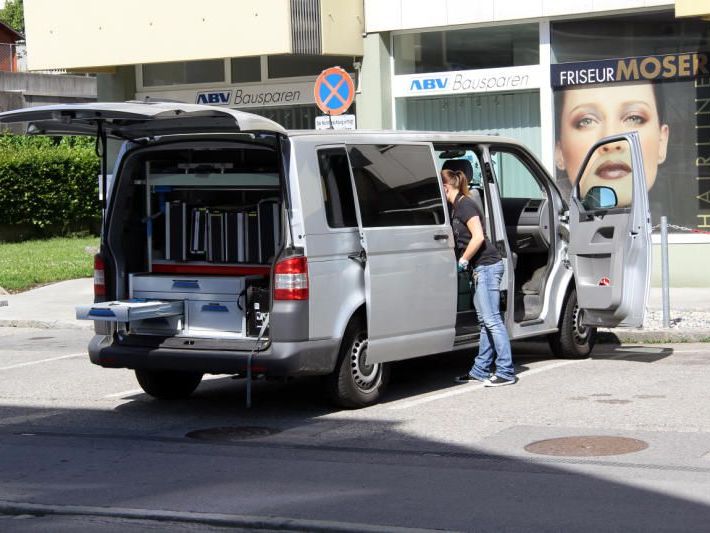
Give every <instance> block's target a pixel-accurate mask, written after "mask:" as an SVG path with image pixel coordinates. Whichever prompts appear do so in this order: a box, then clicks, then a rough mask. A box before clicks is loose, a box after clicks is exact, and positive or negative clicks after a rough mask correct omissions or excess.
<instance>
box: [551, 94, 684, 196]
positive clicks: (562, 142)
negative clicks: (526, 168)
mask: <svg viewBox="0 0 710 533" xmlns="http://www.w3.org/2000/svg"><path fill="white" fill-rule="evenodd" d="M559 95H560V96H559V97H558V102H559V104H560V109H558V111H557V113H558V117H559V120H558V128H559V129H558V132H557V141H556V143H555V166H556V167H557V170H558V171H559V172H560V173H562V172H563V173H565V175H566V176H567V179H568V180H569V181H570V184H571V185H574V181H575V180H576V179H577V175H578V174H579V171H580V167H581V165H582V164H583V162H584V158H585V156H586V154H587V151H588V150H589V149H590V148H591V147H592V145H593V144H594V143H595V142H597V141H598V140H599V139H602V138H603V137H608V136H610V135H615V134H619V133H626V132H629V131H637V132H638V133H639V138H640V141H641V148H642V152H643V159H644V171H645V175H646V186H647V188H648V189H651V188H652V187H653V185H654V183H655V181H656V176H657V173H658V166H659V165H660V164H662V163H663V162H664V161H665V160H666V155H667V151H668V136H669V131H670V129H669V127H668V124H666V123H665V122H664V120H663V117H662V115H661V112H660V109H661V107H659V103H658V101H657V97H656V93H655V91H654V87H653V85H652V84H651V83H632V84H617V85H610V86H602V87H599V86H597V87H583V88H574V89H566V90H563V91H561V92H560V93H559ZM607 150H609V147H607ZM627 150H628V146H627V144H626V143H617V144H615V145H614V146H613V147H612V149H611V150H609V155H608V157H606V158H605V159H604V161H605V162H604V164H600V165H599V166H598V168H596V169H595V171H594V172H592V173H586V174H585V177H584V179H583V180H582V183H580V187H581V188H582V190H583V191H584V190H588V189H589V188H591V187H592V186H595V185H598V186H607V187H611V188H613V189H614V190H615V191H616V195H617V199H618V205H619V206H620V207H625V206H628V205H630V204H631V194H632V183H633V181H632V180H633V177H632V173H631V168H630V164H629V161H630V158H629V154H628V153H626V152H627ZM621 152H623V153H621Z"/></svg>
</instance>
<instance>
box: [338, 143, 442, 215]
mask: <svg viewBox="0 0 710 533" xmlns="http://www.w3.org/2000/svg"><path fill="white" fill-rule="evenodd" d="M348 154H349V156H350V164H351V166H352V171H353V177H354V181H355V187H356V189H357V197H358V204H359V206H360V215H361V218H362V225H363V226H364V227H386V226H430V225H440V224H443V223H444V222H445V219H444V205H443V200H442V196H441V186H440V184H439V178H438V176H437V172H436V167H435V166H434V160H433V158H432V154H431V148H430V147H429V146H412V145H353V146H350V147H349V148H348Z"/></svg>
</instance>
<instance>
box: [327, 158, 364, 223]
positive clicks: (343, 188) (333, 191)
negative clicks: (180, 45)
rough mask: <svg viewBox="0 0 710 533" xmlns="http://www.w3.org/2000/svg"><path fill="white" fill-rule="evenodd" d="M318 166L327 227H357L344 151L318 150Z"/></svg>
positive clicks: (351, 187) (348, 169)
mask: <svg viewBox="0 0 710 533" xmlns="http://www.w3.org/2000/svg"><path fill="white" fill-rule="evenodd" d="M318 166H319V168H320V177H321V184H322V185H323V199H324V201H325V214H326V218H327V220H328V226H330V227H331V228H352V227H357V219H356V217H355V200H354V197H353V186H352V181H351V180H350V166H349V165H348V156H347V154H346V153H345V149H344V148H330V149H327V150H320V151H319V152H318Z"/></svg>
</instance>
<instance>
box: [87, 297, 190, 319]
mask: <svg viewBox="0 0 710 533" xmlns="http://www.w3.org/2000/svg"><path fill="white" fill-rule="evenodd" d="M184 308H185V306H184V304H183V302H182V301H175V302H165V301H160V300H144V299H132V300H120V301H114V302H101V303H95V304H89V305H80V306H77V308H76V318H77V320H99V321H103V322H132V321H135V320H146V319H150V318H161V317H173V316H182V315H183V314H184Z"/></svg>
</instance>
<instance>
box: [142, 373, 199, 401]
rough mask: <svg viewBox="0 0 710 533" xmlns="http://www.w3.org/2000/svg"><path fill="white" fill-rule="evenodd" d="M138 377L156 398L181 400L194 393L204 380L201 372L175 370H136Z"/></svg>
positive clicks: (146, 390)
mask: <svg viewBox="0 0 710 533" xmlns="http://www.w3.org/2000/svg"><path fill="white" fill-rule="evenodd" d="M136 378H137V379H138V384H139V385H140V386H141V388H142V389H143V390H144V391H145V392H146V393H148V394H150V395H151V396H153V397H154V398H159V399H161V400H179V399H182V398H187V397H188V396H190V394H192V393H193V392H194V391H195V389H196V388H197V386H198V385H199V384H200V381H202V374H200V373H199V372H179V371H175V370H146V369H140V370H136Z"/></svg>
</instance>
